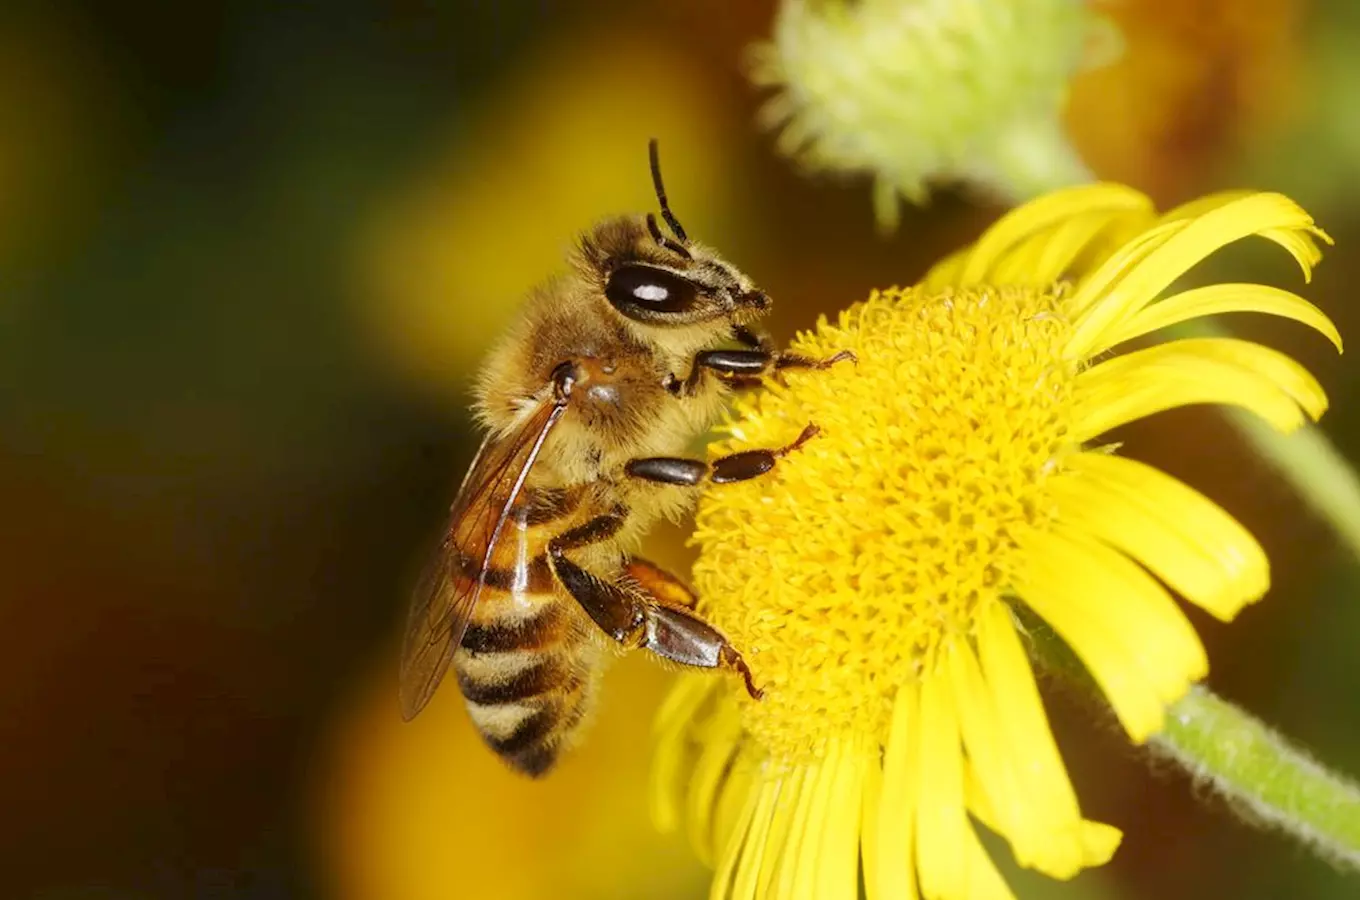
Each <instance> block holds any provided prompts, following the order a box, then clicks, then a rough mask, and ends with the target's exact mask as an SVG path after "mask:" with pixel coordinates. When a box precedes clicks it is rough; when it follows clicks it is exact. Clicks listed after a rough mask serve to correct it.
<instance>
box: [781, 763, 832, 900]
mask: <svg viewBox="0 0 1360 900" xmlns="http://www.w3.org/2000/svg"><path fill="white" fill-rule="evenodd" d="M844 755H845V750H844V745H843V742H841V741H834V740H833V741H830V742H829V743H828V745H827V752H826V755H825V756H824V757H823V758H822V760H821V764H820V765H819V766H818V767H817V780H816V781H814V782H813V786H812V805H811V806H809V807H808V818H807V826H806V828H807V830H806V832H805V833H804V835H803V840H802V842H801V844H800V845H799V849H798V865H797V867H796V871H795V874H794V879H793V893H792V894H790V895H789V897H790V900H815V898H816V897H817V888H818V887H819V886H820V884H821V876H822V869H823V867H824V866H825V865H826V854H825V842H826V838H827V830H828V829H827V823H828V820H829V818H830V810H831V808H832V806H833V804H834V803H835V787H836V782H837V781H838V780H839V776H840V770H841V768H842V766H843V761H842V760H843V757H844Z"/></svg>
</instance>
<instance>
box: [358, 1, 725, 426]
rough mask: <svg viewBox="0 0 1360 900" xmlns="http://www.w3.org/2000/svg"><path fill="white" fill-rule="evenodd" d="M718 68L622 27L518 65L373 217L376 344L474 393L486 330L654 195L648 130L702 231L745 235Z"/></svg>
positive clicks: (370, 264) (367, 277) (426, 381)
mask: <svg viewBox="0 0 1360 900" xmlns="http://www.w3.org/2000/svg"><path fill="white" fill-rule="evenodd" d="M639 73H646V77H640V76H639ZM715 77H716V76H715V73H714V72H713V71H712V70H711V68H709V67H706V66H704V65H703V64H702V63H701V62H700V61H699V60H696V59H695V58H694V56H693V55H692V54H687V53H686V52H685V50H684V48H683V47H681V46H677V45H676V44H675V43H674V42H673V41H668V39H667V38H666V36H665V35H664V34H662V33H659V32H656V31H646V30H640V29H637V28H628V27H624V26H619V25H612V24H611V25H609V26H607V27H602V28H597V29H594V30H590V31H583V32H581V33H579V34H575V35H572V37H571V39H570V40H555V41H551V42H548V43H546V44H544V45H542V46H541V47H539V48H537V49H536V50H534V51H533V53H532V54H531V55H530V56H529V57H528V58H527V59H525V60H523V61H522V62H520V63H517V65H516V66H515V68H514V70H513V76H512V77H509V78H507V80H506V81H505V82H504V83H503V84H498V85H497V86H496V87H495V89H494V90H492V91H491V92H490V93H489V96H488V97H487V98H486V99H485V100H484V102H483V104H482V107H481V108H480V109H478V110H477V111H475V112H474V113H473V114H472V115H470V116H469V120H468V122H467V124H466V126H465V127H464V128H462V129H459V130H458V131H456V132H454V133H453V135H452V136H453V138H454V140H452V141H450V142H449V143H448V144H447V145H446V146H444V147H440V148H438V150H437V152H436V153H435V154H432V156H433V158H432V159H431V164H430V165H428V166H426V167H425V168H424V169H423V170H421V171H418V172H416V173H414V174H413V176H412V178H411V180H410V184H409V185H407V186H406V187H405V188H404V189H401V190H398V191H395V192H394V193H393V194H392V196H391V197H390V198H389V199H388V200H386V201H385V202H384V203H383V204H382V205H381V207H380V208H378V209H376V210H375V211H374V213H373V216H372V221H371V222H370V223H369V226H368V228H367V230H366V233H365V234H364V236H363V238H362V241H363V245H362V247H361V249H360V252H359V253H358V254H357V265H358V271H357V272H356V277H357V279H358V281H359V283H360V286H361V289H362V294H363V298H364V306H363V308H362V310H361V313H362V315H363V317H364V319H365V326H366V332H367V334H368V335H369V336H370V339H371V340H372V342H373V346H374V349H375V351H376V355H378V356H380V357H381V358H382V359H383V361H384V363H385V364H386V365H389V366H391V368H392V369H393V370H395V371H397V372H399V373H400V374H401V375H402V376H403V377H409V378H411V379H412V381H414V382H416V383H418V384H420V385H422V386H425V387H433V388H435V390H436V391H438V392H443V393H445V394H446V395H447V396H451V397H452V398H453V399H455V400H456V401H457V402H458V403H459V404H462V403H464V402H465V401H466V397H465V396H464V394H465V391H466V385H467V377H466V376H467V373H468V372H469V371H470V370H471V369H472V368H473V367H474V366H475V365H477V363H478V362H479V361H480V360H481V358H482V356H483V355H484V354H485V352H486V349H487V346H488V341H489V340H490V339H491V338H492V337H493V336H495V335H496V334H498V333H499V332H500V331H501V330H502V329H503V328H504V327H505V325H506V323H507V322H509V321H510V319H511V317H513V316H514V315H515V313H516V311H517V310H518V309H519V303H520V300H521V298H522V297H523V295H524V293H525V292H526V291H527V290H529V288H531V287H532V286H533V285H535V284H537V283H539V282H541V281H542V280H543V279H544V278H546V277H548V276H550V275H552V274H554V273H556V272H558V271H559V270H560V269H561V268H562V265H563V259H564V254H565V253H566V252H567V250H568V249H569V248H570V247H571V244H572V241H573V240H575V238H576V236H577V235H578V234H579V233H580V232H581V231H582V230H583V229H584V228H587V227H588V226H589V225H590V224H591V223H592V222H594V221H595V220H597V219H599V218H602V217H605V216H609V215H614V214H617V213H626V212H632V211H636V210H639V209H650V208H651V206H652V205H653V204H654V203H655V202H656V201H655V197H654V196H653V194H652V182H651V179H650V177H649V176H648V173H647V141H648V139H649V138H652V137H656V138H658V139H659V140H660V142H661V150H662V154H663V158H664V161H665V165H666V178H667V181H668V183H669V184H670V187H671V191H672V195H673V197H672V199H673V202H674V203H675V204H676V208H677V209H679V210H681V214H682V215H683V216H684V218H685V221H686V222H688V223H691V227H692V228H693V229H694V230H695V231H696V233H697V232H702V233H704V234H705V235H708V236H709V238H710V240H713V241H714V242H716V243H719V244H724V241H725V239H728V238H730V236H731V235H732V234H734V233H739V232H740V230H741V228H742V225H741V222H742V213H741V210H740V209H739V208H738V207H736V206H734V205H732V202H731V200H730V198H731V196H732V194H733V190H732V183H733V180H734V178H735V175H734V173H733V171H732V168H733V165H732V159H731V156H730V153H728V152H724V151H723V150H722V149H721V148H722V147H723V146H724V144H725V142H724V141H723V140H720V139H719V135H721V134H722V133H723V131H724V128H725V126H726V127H730V130H736V125H735V123H740V121H741V113H740V111H739V110H737V109H736V108H734V106H733V104H732V103H731V101H730V100H728V99H727V97H728V95H727V93H726V92H724V91H721V90H717V89H716V85H715ZM728 123H733V124H732V125H730V126H729V125H728ZM724 198H728V199H724Z"/></svg>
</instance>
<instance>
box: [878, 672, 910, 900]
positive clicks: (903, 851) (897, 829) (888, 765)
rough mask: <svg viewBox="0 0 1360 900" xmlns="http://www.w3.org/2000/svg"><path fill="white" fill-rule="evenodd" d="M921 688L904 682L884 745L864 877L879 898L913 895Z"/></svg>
mask: <svg viewBox="0 0 1360 900" xmlns="http://www.w3.org/2000/svg"><path fill="white" fill-rule="evenodd" d="M920 697H921V689H920V686H919V685H918V684H916V683H915V682H912V683H909V684H905V685H903V686H902V687H900V688H899V689H898V691H897V696H896V698H895V699H894V700H893V714H892V723H891V724H890V725H889V728H888V742H887V743H886V744H884V745H883V788H882V791H881V792H880V795H879V809H878V826H877V829H876V831H877V835H878V839H877V857H878V860H877V861H878V865H877V867H876V869H874V870H866V872H865V880H866V881H867V880H869V879H871V878H872V879H873V880H874V881H875V882H876V883H877V893H878V896H880V897H883V898H899V897H900V898H906V900H915V897H916V859H917V855H916V841H915V836H916V828H915V825H916V808H917V805H918V798H919V793H920V770H921V750H920V740H921V730H922V723H921V715H920V708H921V700H920Z"/></svg>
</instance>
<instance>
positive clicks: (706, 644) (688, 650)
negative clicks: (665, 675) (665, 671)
mask: <svg viewBox="0 0 1360 900" xmlns="http://www.w3.org/2000/svg"><path fill="white" fill-rule="evenodd" d="M622 525H623V517H622V516H621V515H617V514H609V515H604V516H599V517H597V518H595V519H592V520H591V521H589V522H587V523H585V524H584V525H582V526H580V527H579V528H574V529H572V530H571V531H568V532H566V533H564V534H562V535H561V536H559V537H558V538H556V539H554V540H553V541H551V542H549V544H548V565H549V566H550V567H551V568H552V571H553V575H554V576H555V577H556V578H557V580H558V582H559V583H560V584H561V585H562V586H563V587H564V588H566V590H567V593H569V594H571V596H572V597H573V598H574V599H575V600H576V602H577V603H579V604H580V605H581V608H582V609H584V610H585V611H586V614H587V615H589V616H590V618H591V619H592V620H593V621H594V622H595V624H596V625H598V626H599V627H600V629H601V630H603V631H604V632H605V634H607V635H609V636H610V637H611V638H613V639H614V640H616V641H618V642H619V643H620V644H622V645H623V646H624V647H628V648H630V649H632V648H638V647H641V648H642V649H644V650H650V651H651V652H652V653H655V654H656V655H657V656H660V657H662V658H663V659H668V660H670V661H671V662H675V663H679V664H681V665H684V666H693V667H695V668H701V669H729V670H732V671H735V672H738V673H740V675H741V676H742V679H743V680H744V681H745V683H746V690H747V693H749V694H750V695H751V696H752V697H753V698H754V699H757V700H759V699H760V697H761V691H760V689H759V688H757V687H756V686H755V682H754V681H753V680H752V677H751V670H750V668H748V667H747V665H746V661H745V660H744V659H742V656H741V654H740V653H739V652H738V651H737V649H736V648H735V647H733V646H732V645H731V644H729V643H728V642H727V638H725V637H724V636H723V635H722V634H721V633H720V632H719V631H718V630H717V629H716V628H714V627H713V626H712V625H709V624H708V623H707V622H705V621H703V620H702V619H700V618H699V617H698V616H696V615H695V614H694V612H693V611H692V607H693V595H692V594H691V593H690V592H689V590H688V588H686V587H685V586H684V585H683V584H682V583H680V582H679V580H678V579H676V578H675V577H674V576H672V575H670V574H669V573H667V572H665V571H663V570H662V569H660V568H658V567H656V566H654V565H652V564H651V563H647V562H646V561H645V560H631V561H630V562H629V564H628V567H627V568H626V570H625V572H626V573H627V575H628V576H629V577H628V578H627V579H620V580H618V581H615V580H610V579H605V578H600V577H599V576H597V575H594V574H592V573H591V572H588V571H586V569H584V568H582V567H581V566H580V565H578V564H577V563H575V562H573V561H572V560H571V559H569V558H568V557H567V551H568V550H570V549H572V548H573V547H581V546H585V545H586V544H591V543H595V542H596V541H600V540H605V539H607V538H608V537H609V536H611V535H613V534H614V533H616V532H617V531H618V530H619V528H620V527H621V526H622Z"/></svg>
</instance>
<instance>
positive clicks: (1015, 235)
mask: <svg viewBox="0 0 1360 900" xmlns="http://www.w3.org/2000/svg"><path fill="white" fill-rule="evenodd" d="M1151 210H1152V202H1151V201H1150V200H1149V199H1148V198H1147V197H1146V196H1145V195H1143V194H1141V193H1139V192H1138V191H1135V190H1133V189H1132V188H1129V187H1125V186H1123V185H1119V184H1088V185H1080V186H1078V187H1072V188H1066V189H1063V190H1059V191H1053V192H1051V193H1048V194H1045V195H1043V196H1041V197H1039V198H1038V199H1036V200H1033V201H1031V202H1029V203H1026V204H1025V205H1024V206H1020V207H1018V208H1016V209H1014V210H1012V211H1011V212H1009V213H1007V214H1006V215H1004V216H1002V217H1001V218H1000V219H999V220H997V222H996V224H995V225H993V226H992V227H991V228H988V229H987V231H986V232H984V233H983V235H982V237H980V238H979V239H978V242H977V244H976V245H974V247H973V249H972V252H971V253H970V254H969V256H968V261H967V263H966V264H965V265H964V267H963V269H962V271H961V272H960V273H959V277H958V280H957V281H956V282H955V283H956V284H961V285H966V284H980V283H982V282H984V281H990V280H991V279H990V278H989V277H988V275H989V273H990V272H991V271H992V269H993V268H994V267H995V266H996V265H997V264H998V263H999V262H1000V261H1001V259H1002V258H1003V257H1004V256H1005V255H1006V254H1007V253H1010V252H1011V251H1013V250H1014V249H1015V248H1016V247H1017V246H1018V245H1020V244H1021V243H1023V242H1024V241H1026V240H1027V239H1028V238H1030V237H1032V236H1033V235H1035V234H1038V233H1041V232H1046V231H1049V230H1051V229H1053V228H1055V227H1058V226H1060V225H1062V224H1063V223H1065V222H1068V221H1070V220H1071V218H1072V217H1073V216H1081V215H1084V214H1092V213H1094V214H1098V215H1103V216H1110V217H1113V216H1118V215H1130V214H1133V215H1138V214H1143V215H1148V214H1150V212H1151ZM927 280H929V276H927ZM1031 283H1032V282H1031Z"/></svg>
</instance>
